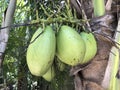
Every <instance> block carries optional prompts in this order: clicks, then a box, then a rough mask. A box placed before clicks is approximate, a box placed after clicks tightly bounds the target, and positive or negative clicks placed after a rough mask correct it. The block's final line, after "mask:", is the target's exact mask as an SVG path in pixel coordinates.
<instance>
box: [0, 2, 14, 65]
mask: <svg viewBox="0 0 120 90" xmlns="http://www.w3.org/2000/svg"><path fill="white" fill-rule="evenodd" d="M15 7H16V0H10V2H9V5H8V8H7V11H6V14H5V15H4V19H3V22H2V27H6V26H10V25H11V24H12V20H13V16H14V12H15ZM10 28H11V27H8V28H5V29H2V30H1V31H0V67H1V65H2V61H3V58H4V57H3V53H4V52H5V49H6V46H7V42H8V37H9V31H10Z"/></svg>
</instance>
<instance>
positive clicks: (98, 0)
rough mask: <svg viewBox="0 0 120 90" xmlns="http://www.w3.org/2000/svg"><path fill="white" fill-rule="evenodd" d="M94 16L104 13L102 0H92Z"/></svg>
mask: <svg viewBox="0 0 120 90" xmlns="http://www.w3.org/2000/svg"><path fill="white" fill-rule="evenodd" d="M93 7H94V16H95V17H99V16H103V15H104V14H105V2H104V0H93Z"/></svg>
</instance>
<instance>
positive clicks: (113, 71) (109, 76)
mask: <svg viewBox="0 0 120 90" xmlns="http://www.w3.org/2000/svg"><path fill="white" fill-rule="evenodd" d="M117 31H120V18H119V22H118V27H117ZM114 40H115V41H116V42H117V43H119V44H120V33H119V32H116V33H115V36H114ZM116 46H117V47H115V46H113V47H112V49H111V53H110V55H109V61H108V66H107V68H106V72H105V76H104V79H103V82H102V86H103V87H104V88H105V89H106V90H120V85H119V84H120V80H119V79H118V78H117V77H116V75H117V72H118V69H119V64H120V61H119V59H120V56H119V55H120V45H118V44H117V45H116Z"/></svg>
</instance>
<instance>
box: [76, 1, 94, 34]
mask: <svg viewBox="0 0 120 90" xmlns="http://www.w3.org/2000/svg"><path fill="white" fill-rule="evenodd" d="M77 3H78V5H79V6H80V8H81V11H82V14H83V19H85V21H86V24H87V26H88V30H89V31H90V32H91V31H92V29H91V28H90V24H89V22H88V19H87V15H86V13H85V11H84V9H83V8H82V5H81V3H80V2H79V0H77Z"/></svg>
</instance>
